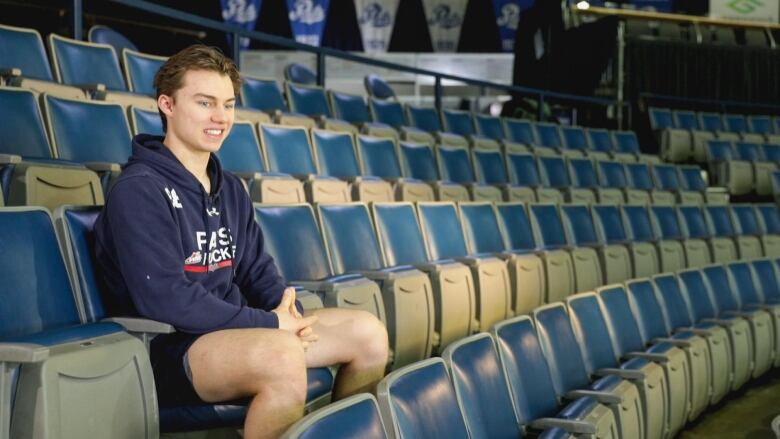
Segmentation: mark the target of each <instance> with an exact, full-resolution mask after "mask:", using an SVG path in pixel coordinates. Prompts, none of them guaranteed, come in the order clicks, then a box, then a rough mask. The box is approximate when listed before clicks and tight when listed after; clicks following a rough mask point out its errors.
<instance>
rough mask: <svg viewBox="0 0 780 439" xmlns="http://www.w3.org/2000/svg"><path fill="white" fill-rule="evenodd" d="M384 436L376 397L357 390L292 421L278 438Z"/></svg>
mask: <svg viewBox="0 0 780 439" xmlns="http://www.w3.org/2000/svg"><path fill="white" fill-rule="evenodd" d="M322 437H327V438H332V439H357V438H361V439H388V436H387V433H386V431H385V423H384V422H383V420H382V416H381V415H380V413H379V405H377V402H376V399H375V398H374V396H373V395H371V394H369V393H360V394H357V395H353V396H350V397H348V398H344V399H342V400H340V401H337V402H334V403H332V404H329V405H327V406H325V407H323V408H321V409H319V410H317V411H315V412H312V413H309V414H308V415H307V416H305V417H303V418H302V419H300V420H299V421H298V422H296V423H295V424H293V425H292V426H291V427H290V428H289V429H288V430H287V431H286V432H285V433H284V434H283V435H282V439H315V438H322Z"/></svg>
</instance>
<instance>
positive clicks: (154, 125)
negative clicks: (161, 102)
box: [127, 105, 165, 136]
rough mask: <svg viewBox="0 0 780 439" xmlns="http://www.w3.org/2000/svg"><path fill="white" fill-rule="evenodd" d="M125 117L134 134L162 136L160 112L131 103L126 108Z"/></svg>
mask: <svg viewBox="0 0 780 439" xmlns="http://www.w3.org/2000/svg"><path fill="white" fill-rule="evenodd" d="M127 119H128V121H129V122H130V126H131V127H132V130H133V135H136V134H153V135H155V136H164V135H165V132H164V131H163V125H162V119H160V113H159V112H158V111H155V110H149V109H146V108H142V107H137V106H135V105H131V106H129V107H128V108H127Z"/></svg>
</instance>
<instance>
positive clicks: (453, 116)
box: [441, 110, 475, 136]
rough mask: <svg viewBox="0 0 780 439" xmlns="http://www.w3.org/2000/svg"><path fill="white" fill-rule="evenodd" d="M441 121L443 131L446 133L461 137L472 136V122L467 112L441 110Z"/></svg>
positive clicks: (473, 132)
mask: <svg viewBox="0 0 780 439" xmlns="http://www.w3.org/2000/svg"><path fill="white" fill-rule="evenodd" d="M441 116H442V120H443V121H444V130H445V131H447V132H448V133H455V134H459V135H461V136H473V135H474V134H475V131H474V120H473V119H472V118H471V113H469V112H468V111H458V110H442V112H441Z"/></svg>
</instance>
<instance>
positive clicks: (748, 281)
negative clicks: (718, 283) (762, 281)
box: [726, 261, 764, 306]
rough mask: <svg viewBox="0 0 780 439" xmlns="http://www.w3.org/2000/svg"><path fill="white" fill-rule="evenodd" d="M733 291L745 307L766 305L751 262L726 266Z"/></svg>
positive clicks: (733, 263) (739, 262) (740, 262)
mask: <svg viewBox="0 0 780 439" xmlns="http://www.w3.org/2000/svg"><path fill="white" fill-rule="evenodd" d="M726 268H727V271H728V277H729V280H730V281H731V289H732V291H734V293H735V294H736V295H737V297H738V299H739V302H740V303H741V304H742V305H743V306H744V305H749V304H760V303H764V298H763V297H762V294H761V290H760V286H759V284H758V282H756V278H755V275H754V272H753V270H752V268H751V266H750V263H749V262H744V261H738V262H732V263H730V264H728V265H727V266H726Z"/></svg>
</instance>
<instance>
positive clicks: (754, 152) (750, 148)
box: [734, 142, 764, 162]
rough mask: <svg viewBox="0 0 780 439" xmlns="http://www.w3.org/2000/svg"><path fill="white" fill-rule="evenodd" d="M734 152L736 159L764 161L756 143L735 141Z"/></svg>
mask: <svg viewBox="0 0 780 439" xmlns="http://www.w3.org/2000/svg"><path fill="white" fill-rule="evenodd" d="M734 153H735V158H736V159H738V160H747V161H749V162H762V161H764V157H763V154H762V150H761V148H760V147H759V146H758V144H757V143H752V142H735V143H734Z"/></svg>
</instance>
